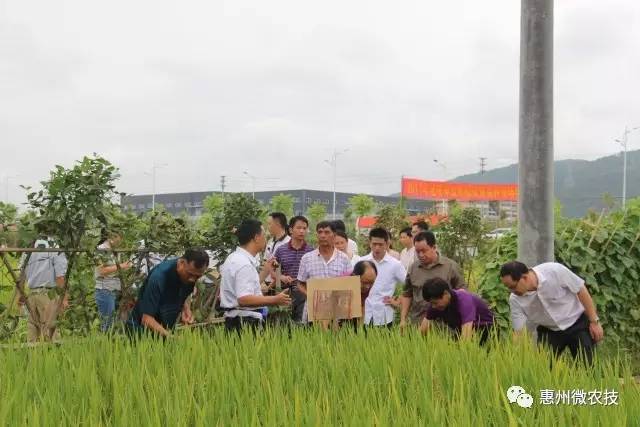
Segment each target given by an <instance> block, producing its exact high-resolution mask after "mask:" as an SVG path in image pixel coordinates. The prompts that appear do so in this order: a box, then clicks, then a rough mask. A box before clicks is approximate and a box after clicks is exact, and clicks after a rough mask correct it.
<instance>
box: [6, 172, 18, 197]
mask: <svg viewBox="0 0 640 427" xmlns="http://www.w3.org/2000/svg"><path fill="white" fill-rule="evenodd" d="M17 177H18V175H7V176H6V177H5V181H4V191H5V193H4V194H5V199H4V200H5V202H6V203H9V180H10V179H13V178H17Z"/></svg>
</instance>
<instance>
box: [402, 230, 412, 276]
mask: <svg viewBox="0 0 640 427" xmlns="http://www.w3.org/2000/svg"><path fill="white" fill-rule="evenodd" d="M400 243H401V244H402V246H403V249H402V252H400V263H401V264H402V266H403V267H404V269H405V270H409V267H411V264H413V262H414V261H415V260H416V248H414V247H413V237H412V235H411V227H407V228H403V229H402V230H400Z"/></svg>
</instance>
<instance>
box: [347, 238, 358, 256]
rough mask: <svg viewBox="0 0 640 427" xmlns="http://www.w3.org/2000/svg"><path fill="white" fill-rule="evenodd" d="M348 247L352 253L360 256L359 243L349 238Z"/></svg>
mask: <svg viewBox="0 0 640 427" xmlns="http://www.w3.org/2000/svg"><path fill="white" fill-rule="evenodd" d="M347 248H349V250H350V251H351V253H352V254H354V255H355V256H358V244H357V243H356V242H354V241H353V240H351V239H348V240H347Z"/></svg>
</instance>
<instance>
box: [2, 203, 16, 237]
mask: <svg viewBox="0 0 640 427" xmlns="http://www.w3.org/2000/svg"><path fill="white" fill-rule="evenodd" d="M17 216H18V208H16V206H15V205H13V204H11V203H4V202H0V226H3V225H8V224H13V223H15V222H16V218H17ZM0 231H1V230H0Z"/></svg>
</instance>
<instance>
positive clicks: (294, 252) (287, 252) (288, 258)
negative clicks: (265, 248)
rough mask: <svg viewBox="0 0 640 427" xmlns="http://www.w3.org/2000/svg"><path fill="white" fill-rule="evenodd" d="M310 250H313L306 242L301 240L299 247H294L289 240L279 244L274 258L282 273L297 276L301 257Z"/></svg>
mask: <svg viewBox="0 0 640 427" xmlns="http://www.w3.org/2000/svg"><path fill="white" fill-rule="evenodd" d="M311 251H313V248H312V247H311V246H309V244H307V242H303V245H302V247H300V249H296V248H294V247H293V246H292V245H291V241H289V242H287V244H286V245H282V246H280V247H279V248H278V249H277V250H276V252H275V258H276V261H278V264H280V266H281V271H282V274H283V275H285V276H289V277H292V278H294V279H295V278H297V277H298V270H299V269H300V261H301V260H302V257H303V256H304V255H305V254H307V253H309V252H311Z"/></svg>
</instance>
